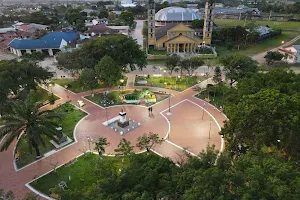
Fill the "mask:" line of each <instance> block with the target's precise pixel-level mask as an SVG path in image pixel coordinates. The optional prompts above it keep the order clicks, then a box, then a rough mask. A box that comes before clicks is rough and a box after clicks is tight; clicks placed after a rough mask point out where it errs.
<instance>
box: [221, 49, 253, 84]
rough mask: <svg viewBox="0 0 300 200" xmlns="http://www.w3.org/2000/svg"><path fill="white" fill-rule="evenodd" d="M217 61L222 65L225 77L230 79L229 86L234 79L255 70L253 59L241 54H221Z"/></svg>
mask: <svg viewBox="0 0 300 200" xmlns="http://www.w3.org/2000/svg"><path fill="white" fill-rule="evenodd" d="M219 63H220V64H222V65H223V66H224V72H225V75H226V78H227V79H229V80H230V86H231V87H232V85H233V84H234V83H235V82H236V81H239V80H240V79H242V78H244V77H246V76H248V75H250V74H253V73H254V72H256V71H257V65H256V63H255V61H253V60H252V59H251V58H249V57H248V56H245V55H242V54H230V55H226V56H222V57H220V59H219Z"/></svg>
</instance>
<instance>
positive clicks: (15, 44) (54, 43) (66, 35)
mask: <svg viewBox="0 0 300 200" xmlns="http://www.w3.org/2000/svg"><path fill="white" fill-rule="evenodd" d="M77 38H78V34H77V33H75V32H51V33H48V34H47V35H45V36H44V37H41V38H40V39H37V40H21V39H14V40H13V41H11V42H10V43H9V44H8V46H9V47H12V48H15V49H20V50H25V49H59V48H60V45H61V42H62V40H65V41H66V42H72V41H74V40H76V39H77Z"/></svg>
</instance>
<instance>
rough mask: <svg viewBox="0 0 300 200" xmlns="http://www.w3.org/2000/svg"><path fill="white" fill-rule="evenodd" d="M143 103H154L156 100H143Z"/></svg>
mask: <svg viewBox="0 0 300 200" xmlns="http://www.w3.org/2000/svg"><path fill="white" fill-rule="evenodd" d="M145 103H156V99H145Z"/></svg>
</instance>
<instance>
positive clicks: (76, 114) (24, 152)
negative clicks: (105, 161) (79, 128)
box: [16, 103, 86, 168]
mask: <svg viewBox="0 0 300 200" xmlns="http://www.w3.org/2000/svg"><path fill="white" fill-rule="evenodd" d="M54 110H55V111H56V112H60V113H62V114H63V116H64V118H63V120H62V121H61V124H62V128H63V133H64V134H65V135H67V136H68V137H69V138H71V139H72V140H74V137H73V130H74V128H75V125H76V124H77V122H78V121H79V120H80V119H81V118H83V117H84V116H85V115H86V113H84V112H82V111H81V110H77V109H75V108H74V106H73V105H71V104H69V103H66V104H63V105H61V106H60V107H58V108H56V109H54ZM42 137H43V139H44V141H45V146H42V145H40V146H39V148H40V153H41V155H43V154H45V153H47V152H49V151H51V150H53V149H55V147H54V146H53V145H52V144H51V143H50V140H51V139H50V138H48V137H47V136H44V135H43V136H42ZM16 151H18V152H20V158H19V160H18V161H16V164H17V167H18V168H21V167H24V166H25V165H28V164H29V163H32V162H34V161H35V156H36V155H35V151H34V150H33V151H32V153H31V151H30V147H29V145H28V141H27V140H26V137H23V136H21V138H20V140H19V142H18V144H17V148H16Z"/></svg>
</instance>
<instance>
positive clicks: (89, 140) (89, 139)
mask: <svg viewBox="0 0 300 200" xmlns="http://www.w3.org/2000/svg"><path fill="white" fill-rule="evenodd" d="M87 139H88V142H89V150H90V153H92V151H91V138H90V136H88V137H87Z"/></svg>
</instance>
